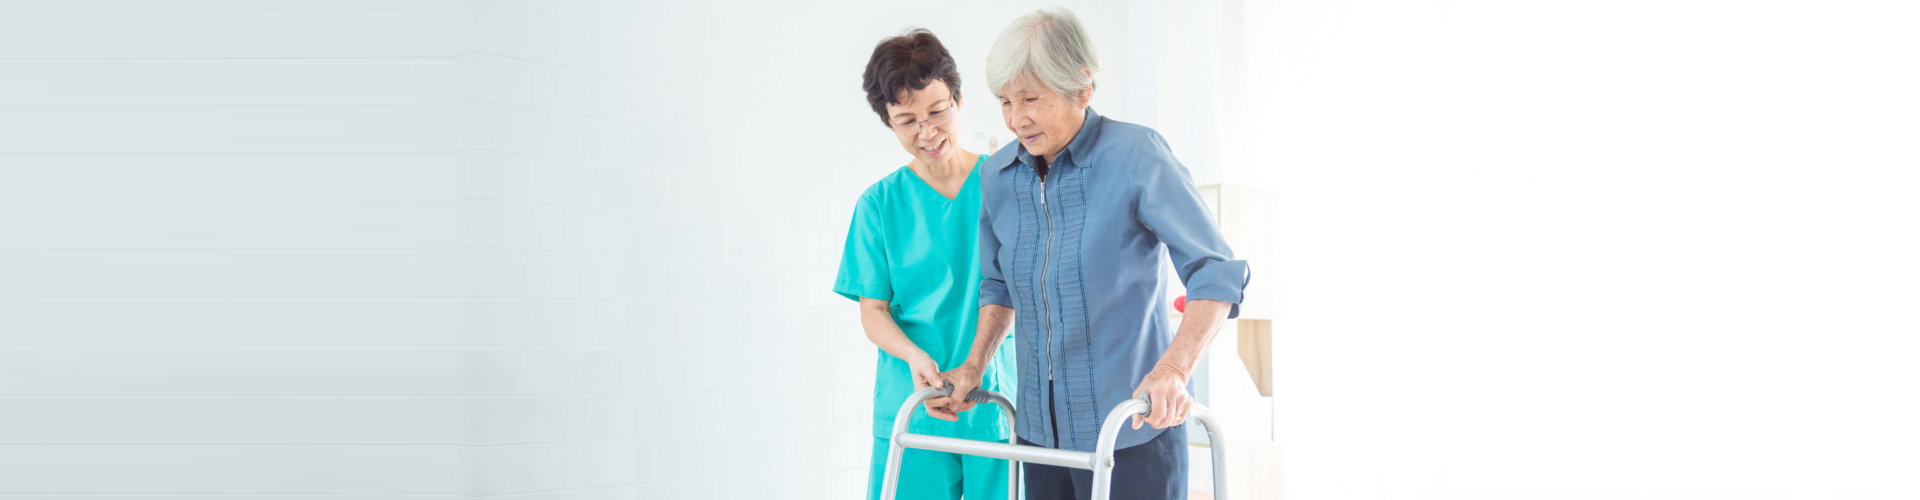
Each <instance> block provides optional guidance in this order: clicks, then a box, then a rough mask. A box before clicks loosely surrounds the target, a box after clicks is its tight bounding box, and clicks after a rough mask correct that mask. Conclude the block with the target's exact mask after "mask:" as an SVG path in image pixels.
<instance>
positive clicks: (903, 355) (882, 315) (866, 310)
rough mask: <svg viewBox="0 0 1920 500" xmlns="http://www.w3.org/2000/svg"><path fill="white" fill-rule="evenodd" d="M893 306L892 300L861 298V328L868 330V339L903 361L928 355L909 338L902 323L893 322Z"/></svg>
mask: <svg viewBox="0 0 1920 500" xmlns="http://www.w3.org/2000/svg"><path fill="white" fill-rule="evenodd" d="M892 306H893V303H892V302H888V301H884V300H880V299H871V298H866V297H861V298H860V329H862V330H866V332H867V340H871V341H873V345H877V346H880V350H882V351H886V352H887V354H892V355H893V357H896V358H900V360H902V361H913V360H916V359H919V358H924V357H927V352H926V351H922V350H920V346H917V345H914V344H913V340H912V339H909V338H907V332H903V331H900V324H899V323H894V322H893V307H892Z"/></svg>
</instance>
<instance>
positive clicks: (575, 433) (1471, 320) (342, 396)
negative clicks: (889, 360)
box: [0, 0, 1920, 500]
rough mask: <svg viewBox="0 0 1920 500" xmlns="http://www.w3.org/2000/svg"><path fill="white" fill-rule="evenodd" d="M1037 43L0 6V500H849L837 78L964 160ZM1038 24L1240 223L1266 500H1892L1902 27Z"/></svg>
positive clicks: (520, 14) (1909, 366) (850, 347)
mask: <svg viewBox="0 0 1920 500" xmlns="http://www.w3.org/2000/svg"><path fill="white" fill-rule="evenodd" d="M1039 5H1041V4H1032V3H1025V2H970V3H967V4H965V5H952V4H936V3H930V2H920V1H895V2H837V3H796V2H755V3H744V4H742V3H725V4H715V3H705V2H671V3H669V2H651V1H647V2H633V1H618V0H600V1H592V0H567V1H559V0H554V1H537V0H517V1H515V0H490V1H478V2H465V1H456V0H394V1H381V2H371V1H349V2H339V1H331V2H321V1H311V0H271V1H246V2H241V1H231V0H228V1H223V0H193V1H190V0H180V1H170V2H136V1H127V0H121V1H116V0H73V1H59V2H54V1H40V0H0V498H8V499H12V498H21V499H25V498H34V499H39V498H55V499H88V500H95V499H102V500H104V499H109V498H111V499H132V498H153V499H161V498H164V499H170V500H171V499H186V498H195V499H198V498H221V499H240V498H247V499H253V498H276V499H286V498H299V499H303V500H321V499H326V500H345V499H356V500H367V499H382V500H389V499H393V500H397V499H428V498H433V499H442V498H445V499H451V498H472V497H484V498H540V499H601V498H663V499H666V498H671V499H681V498H692V499H699V498H726V499H734V498H739V499H748V498H836V499H839V498H858V497H860V496H861V495H863V494H864V492H865V483H866V478H865V473H866V466H867V464H866V460H867V453H868V449H867V447H868V446H869V445H870V443H871V441H870V438H869V436H870V434H869V432H868V425H870V421H869V420H868V416H869V415H870V414H871V413H870V409H871V403H870V401H869V398H870V387H871V379H872V363H873V356H874V353H873V349H872V347H871V346H870V345H868V344H867V342H866V341H865V339H864V338H863V337H862V336H861V335H860V334H859V332H858V326H857V321H856V319H855V316H854V311H853V307H852V304H851V303H850V302H847V301H845V300H844V299H841V298H838V297H837V296H834V295H832V294H831V293H830V292H829V291H828V288H829V286H830V282H831V280H832V277H833V272H834V266H835V265H836V263H837V259H838V253H839V249H840V244H841V238H842V237H843V235H844V231H845V227H846V223H847V218H848V215H849V213H850V207H851V206H852V200H853V197H854V196H855V195H856V194H858V193H859V192H860V191H861V190H862V189H864V188H865V186H866V185H867V184H869V183H871V182H872V181H873V180H874V179H877V178H879V176H881V175H883V174H885V173H886V172H889V171H891V170H892V169H893V168H896V167H897V166H898V165H899V164H901V163H902V162H904V160H905V158H904V155H903V154H902V152H901V151H899V149H898V145H897V144H896V143H895V142H894V141H893V139H892V137H891V134H890V133H889V132H888V131H886V130H885V129H883V128H881V127H880V126H879V124H878V123H877V122H876V121H875V117H874V115H873V114H872V113H871V112H870V111H869V110H868V109H867V107H866V105H865V103H864V101H863V99H862V94H861V93H860V91H859V87H858V81H859V72H860V70H861V68H862V66H863V65H864V63H865V58H866V56H867V54H868V52H869V51H870V49H871V47H872V44H873V43H874V42H876V41H878V40H879V39H880V38H882V37H885V36H887V35H891V34H895V33H898V32H899V31H900V30H902V29H904V28H907V27H912V26H924V27H928V28H931V29H933V30H934V31H935V32H936V33H938V34H939V35H941V36H942V38H943V39H944V40H945V41H946V43H947V45H948V46H949V48H950V49H951V50H952V52H953V54H954V56H955V57H956V59H957V60H958V61H959V63H960V65H961V70H962V74H963V78H965V79H966V85H965V87H964V91H965V93H966V97H968V98H969V104H970V106H969V107H968V108H966V110H965V111H964V114H963V119H964V120H965V121H964V122H963V123H964V125H965V126H966V127H967V129H968V130H969V136H968V137H965V138H964V139H965V141H963V142H964V143H965V144H966V145H967V146H969V147H972V148H975V149H981V148H983V145H984V143H985V142H986V141H987V139H988V138H989V137H999V138H1001V139H1000V141H1001V142H1002V143H1004V141H1005V137H1006V136H1007V134H1006V133H1005V131H1004V129H1003V128H1001V127H1000V125H999V123H1000V122H999V117H998V114H997V113H996V108H995V106H994V105H993V103H992V99H991V97H990V93H989V91H988V89H986V88H984V87H985V85H984V83H983V81H982V80H983V78H982V77H980V76H978V75H979V74H980V73H981V71H980V68H981V66H982V65H983V61H982V58H983V57H984V53H985V52H986V49H987V47H988V46H989V45H990V44H991V41H992V39H993V37H994V36H995V35H997V34H998V32H999V30H1000V28H1001V27H1002V26H1004V25H1005V23H1006V22H1008V21H1010V20H1011V19H1012V18H1014V17H1015V16H1017V15H1018V14H1019V13H1021V12H1023V11H1025V10H1027V9H1030V8H1033V7H1036V6H1039ZM1066 6H1068V7H1070V8H1072V9H1074V10H1075V11H1076V12H1079V13H1080V15H1081V17H1082V18H1083V20H1084V21H1085V22H1086V23H1087V24H1088V25H1089V28H1090V29H1091V30H1092V32H1093V37H1094V41H1095V43H1096V44H1097V45H1098V46H1099V48H1100V50H1101V52H1102V55H1103V57H1104V58H1105V61H1106V68H1105V71H1103V73H1102V75H1101V80H1100V81H1101V90H1100V92H1099V93H1098V94H1096V97H1095V101H1094V105H1095V106H1096V107H1097V108H1098V109H1099V110H1100V111H1101V112H1102V113H1104V114H1107V115H1108V116H1110V117H1114V118H1117V119H1122V120H1127V121H1134V122H1138V123H1142V124H1146V125H1149V126H1152V127H1155V128H1157V129H1159V130H1160V131H1161V132H1163V133H1165V134H1166V135H1167V136H1168V137H1169V140H1170V142H1171V143H1172V145H1173V147H1174V150H1175V152H1176V154H1178V155H1180V156H1181V158H1182V159H1183V160H1184V161H1186V162H1187V163H1188V165H1189V166H1190V167H1191V168H1192V169H1193V171H1194V175H1195V180H1196V181H1198V182H1200V183H1203V184H1204V183H1213V182H1223V181H1224V182H1232V183H1239V184H1246V185H1251V186H1255V187H1260V188H1265V189H1268V190H1271V191H1273V192H1274V193H1275V194H1276V195H1277V196H1278V198H1279V202H1280V204H1281V206H1282V212H1281V214H1280V221H1281V223H1280V224H1279V225H1278V226H1276V227H1274V228H1273V231H1275V234H1276V236H1277V237H1278V238H1279V239H1280V242H1281V253H1282V255H1280V256H1279V258H1278V259H1277V260H1276V261H1274V262H1254V263H1253V268H1254V272H1255V276H1254V279H1256V280H1274V281H1277V282H1278V283H1279V287H1280V290H1281V292H1280V293H1281V294H1282V295H1283V297H1282V304H1283V311H1282V312H1281V314H1280V315H1279V317H1278V319H1277V320H1276V325H1275V332H1276V333H1275V343H1276V345H1277V349H1278V351H1279V352H1278V359H1277V362H1276V369H1277V370H1278V372H1279V385H1278V386H1277V388H1276V397H1277V400H1278V403H1277V404H1278V410H1279V413H1278V415H1279V418H1280V420H1281V422H1280V426H1279V431H1278V435H1279V438H1280V441H1281V447H1282V448H1281V449H1282V452H1283V458H1284V459H1285V460H1284V463H1283V465H1282V467H1281V469H1280V470H1279V471H1276V472H1275V473H1278V474H1282V475H1283V485H1284V486H1285V492H1284V493H1285V494H1284V496H1285V497H1286V498H1288V499H1290V500H1294V499H1298V500H1323V499H1324V500H1333V499H1469V498H1472V499H1522V498H1524V499H1581V500H1585V499H1598V498H1636V499H1639V498H1649V499H1656V498H1658V499H1664V498H1674V499H1682V498H1684V499H1703V498H1706V499H1712V498H1725V499H1736V498H1737V499H1796V500H1797V499H1809V500H1811V499H1879V498H1915V497H1920V483H1916V482H1914V480H1913V479H1912V478H1913V476H1914V471H1917V470H1920V451H1916V450H1920V430H1916V427H1915V426H1914V425H1912V422H1915V421H1920V407H1916V406H1917V405H1920V403H1917V402H1916V400H1917V399H1920V398H1916V396H1920V390H1917V389H1916V383H1917V382H1920V364H1916V363H1914V362H1913V360H1914V359H1915V358H1916V357H1917V356H1920V348H1917V347H1916V345H1915V342H1914V341H1913V340H1911V339H1912V338H1914V336H1915V335H1916V334H1920V307H1917V306H1920V285H1916V283H1920V264H1916V260H1915V259H1914V257H1913V256H1914V255H1920V197H1916V196H1915V192H1916V188H1920V174H1916V169H1920V147H1916V145H1920V140H1916V139H1917V138H1920V119H1917V118H1916V117H1920V93H1916V92H1914V91H1913V89H1915V88H1920V74H1917V73H1920V65H1916V64H1915V62H1916V61H1920V31H1917V30H1914V29H1913V28H1912V27H1913V26H1916V25H1920V18H1917V17H1916V15H1915V12H1914V9H1913V8H1912V7H1909V6H1906V5H1902V4H1901V3H1898V2H1712V1H1667V2H1606V3H1599V2H1583V3H1571V2H1493V1H1450V2H1440V1H1344V2H1334V1H1277V2H1199V3H1194V4H1187V3H1182V4H1179V5H1172V4H1161V3H1157V2H1146V1H1138V2H1101V3H1092V2H1071V3H1067V4H1066ZM976 134H977V135H976ZM1216 397H1218V396H1216Z"/></svg>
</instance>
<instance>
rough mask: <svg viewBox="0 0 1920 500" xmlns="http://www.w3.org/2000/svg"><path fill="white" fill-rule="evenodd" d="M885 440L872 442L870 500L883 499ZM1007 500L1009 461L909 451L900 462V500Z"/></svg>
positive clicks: (888, 443)
mask: <svg viewBox="0 0 1920 500" xmlns="http://www.w3.org/2000/svg"><path fill="white" fill-rule="evenodd" d="M888 441H889V440H888V439H886V438H873V471H872V472H871V473H869V474H868V475H867V500H878V499H879V498H880V482H881V481H883V480H884V479H885V474H886V473H887V446H888V445H891V444H892V443H890V442H888ZM962 494H964V495H966V499H967V500H1008V499H1007V461H1006V460H1001V459H997V458H987V457H976V456H972V455H955V454H952V453H944V452H938V451H928V450H917V449H913V448H908V449H907V450H906V455H905V456H902V457H901V458H900V489H899V490H897V491H895V493H894V495H893V497H894V498H896V499H898V500H928V499H937V500H958V499H959V498H960V497H961V495H962ZM1014 500H1018V499H1014Z"/></svg>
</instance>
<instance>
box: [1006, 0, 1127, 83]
mask: <svg viewBox="0 0 1920 500" xmlns="http://www.w3.org/2000/svg"><path fill="white" fill-rule="evenodd" d="M1082 66H1084V67H1086V69H1087V72H1086V73H1081V72H1080V68H1081V67H1082ZM1099 72H1100V55H1099V54H1096V53H1094V51H1093V39H1091V38H1088V37H1087V30H1086V29H1085V28H1082V27H1080V18H1078V17H1074V15H1073V12H1072V11H1069V10H1067V9H1064V8H1052V9H1040V10H1036V11H1033V12H1029V13H1027V15H1024V16H1020V18H1019V19H1015V20H1013V24H1009V25H1007V29H1006V31H1002V32H1000V38H999V39H997V40H994V41H993V50H989V51H987V87H988V88H989V90H992V91H993V94H994V95H996V96H997V95H1000V88H1001V87H1005V86H1006V85H1007V82H1011V81H1013V80H1014V79H1015V78H1019V77H1020V75H1022V74H1027V75H1033V77H1034V79H1036V80H1040V83H1042V84H1045V85H1046V86H1047V87H1049V88H1052V89H1053V92H1054V93H1056V94H1060V95H1062V96H1072V95H1075V94H1078V93H1080V91H1081V90H1085V89H1088V88H1091V87H1093V75H1094V74H1097V73H1099Z"/></svg>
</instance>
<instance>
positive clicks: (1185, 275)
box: [926, 10, 1249, 500]
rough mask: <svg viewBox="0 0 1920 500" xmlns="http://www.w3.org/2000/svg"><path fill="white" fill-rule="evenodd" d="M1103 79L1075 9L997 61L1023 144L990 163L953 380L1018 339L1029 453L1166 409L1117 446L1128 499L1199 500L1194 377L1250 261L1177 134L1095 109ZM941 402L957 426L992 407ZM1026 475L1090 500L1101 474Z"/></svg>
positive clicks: (1036, 489) (1234, 304) (1034, 483)
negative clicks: (1195, 492)
mask: <svg viewBox="0 0 1920 500" xmlns="http://www.w3.org/2000/svg"><path fill="white" fill-rule="evenodd" d="M1099 69H1100V62H1099V59H1098V57H1097V56H1096V55H1095V52H1094V49H1093V44H1092V42H1091V41H1090V40H1089V39H1088V37H1087V34H1086V31H1085V29H1083V28H1082V27H1081V25H1080V21H1079V20H1078V19H1076V18H1075V17H1074V15H1073V13H1071V12H1068V11H1066V10H1041V11H1035V12H1033V13H1030V14H1028V15H1026V16H1023V17H1021V18H1019V19H1017V20H1015V21H1014V22H1013V24H1012V25H1010V26H1008V27H1007V29H1006V31H1005V32H1003V33H1001V35H1000V38H999V39H998V40H997V41H995V42H994V44H993V49H992V50H991V51H989V52H988V54H987V75H986V76H987V86H988V88H991V89H994V93H995V95H996V96H997V97H998V98H999V101H1000V113H1001V116H1002V117H1003V118H1004V119H1005V120H1006V126H1007V129H1008V130H1010V131H1012V132H1013V133H1014V135H1015V136H1016V137H1017V139H1018V140H1017V141H1015V142H1014V143H1012V144H1008V145H1007V146H1006V147H1005V148H1002V149H1001V150H1000V151H999V152H997V153H994V155H993V156H992V157H991V158H988V159H987V161H986V163H985V164H983V165H981V168H982V169H983V170H985V172H984V173H982V175H981V177H980V179H981V193H982V194H981V195H982V197H983V199H982V208H981V214H980V270H981V272H982V275H983V276H984V279H982V280H981V281H980V287H979V292H980V313H979V316H980V318H979V332H978V333H977V334H976V335H975V337H974V339H975V341H974V345H973V349H972V351H971V353H970V354H969V356H968V358H967V361H966V362H965V363H964V364H962V365H961V366H960V367H958V368H955V369H952V370H949V371H948V372H946V373H943V374H942V375H943V376H944V377H946V379H947V380H950V381H951V382H952V383H953V386H954V391H955V393H956V394H959V395H964V394H966V392H967V391H970V390H972V389H974V388H975V387H976V386H977V385H978V384H980V383H982V382H983V381H984V377H983V374H985V373H987V372H988V371H989V370H990V368H988V367H990V366H992V363H993V362H994V361H997V359H996V356H995V354H996V353H998V352H999V351H1000V346H999V342H1000V340H1001V339H1002V338H1004V333H1005V332H1006V331H1007V329H1008V328H1009V327H1013V328H1014V331H1015V334H1014V339H1015V342H1014V343H1015V344H1016V348H1015V352H1017V353H1018V355H1017V357H1018V360H1019V365H1018V372H1019V395H1018V398H1017V399H1016V401H1017V403H1016V404H1015V406H1017V407H1019V408H1020V409H1021V411H1020V412H1018V418H1019V421H1018V422H1017V423H1016V425H1015V428H1016V431H1017V433H1018V434H1019V436H1020V441H1021V442H1022V443H1025V444H1030V445H1038V446H1045V447H1050V448H1058V449H1069V450H1075V451H1092V450H1093V447H1094V441H1095V438H1096V437H1097V436H1098V434H1099V431H1100V422H1101V419H1103V418H1104V417H1105V416H1106V414H1107V412H1108V411H1111V410H1112V409H1113V408H1114V406H1116V405H1118V404H1120V402H1122V401H1125V400H1127V399H1129V398H1133V397H1137V396H1139V395H1141V394H1148V395H1150V396H1151V399H1152V401H1153V405H1152V406H1153V407H1152V409H1151V413H1150V416H1149V417H1148V418H1146V419H1145V420H1144V423H1146V424H1149V426H1148V427H1146V428H1141V426H1140V425H1141V423H1143V421H1142V419H1140V418H1139V417H1135V418H1134V420H1133V422H1132V425H1131V426H1130V427H1123V429H1122V431H1121V433H1120V436H1119V438H1118V442H1117V443H1116V444H1115V447H1116V448H1117V449H1118V451H1116V452H1115V454H1114V462H1115V468H1114V473H1113V476H1112V477H1113V481H1114V484H1113V489H1112V492H1113V498H1116V499H1120V498H1127V499H1172V498H1186V494H1187V488H1186V484H1187V440H1186V431H1185V428H1184V427H1182V426H1180V424H1182V423H1184V422H1185V421H1186V417H1187V412H1188V411H1189V410H1190V409H1192V407H1193V398H1192V397H1190V396H1189V388H1188V385H1189V383H1188V379H1187V375H1188V374H1189V373H1191V372H1192V370H1193V367H1194V365H1195V364H1196V363H1198V362H1199V361H1200V356H1201V355H1202V354H1204V353H1205V352H1206V349H1207V344H1208V343H1210V342H1212V339H1213V336H1214V334H1215V333H1216V332H1218V331H1219V328H1220V325H1221V323H1223V322H1224V321H1225V320H1227V319H1229V318H1232V317H1234V316H1237V315H1238V314H1239V305H1238V304H1239V303H1240V302H1241V300H1242V294H1243V292H1244V290H1245V288H1246V283H1247V280H1248V277H1249V274H1248V269H1247V263H1246V261H1241V260H1234V259H1233V251H1232V250H1231V249H1229V248H1228V247H1227V243H1226V240H1225V239H1224V238H1222V237H1221V235H1220V231H1219V230H1218V229H1217V228H1215V227H1214V225H1213V223H1212V217H1211V216H1210V215H1209V214H1208V212H1207V209H1206V207H1205V205H1204V204H1203V203H1202V201H1201V198H1200V193H1199V191H1198V190H1196V189H1195V188H1194V186H1193V181H1192V179H1191V178H1190V176H1189V175H1188V173H1187V169H1186V167H1185V166H1182V165H1181V164H1180V162H1179V160H1176V159H1175V158H1174V156H1173V152H1172V151H1171V150H1170V149H1168V147H1167V143H1166V141H1165V140H1164V139H1162V138H1161V137H1160V134H1159V133H1156V132H1154V131H1153V130H1151V129H1148V128H1146V127H1142V126H1139V125H1134V124H1131V123H1125V122H1121V121H1118V120H1113V119H1110V118H1106V117H1103V116H1101V115H1100V114H1099V113H1095V112H1094V111H1093V108H1092V107H1090V106H1089V103H1090V102H1091V101H1092V99H1093V91H1094V80H1093V77H1094V74H1095V73H1097V72H1098V71H1099ZM1169 257H1171V264H1172V266H1173V269H1174V271H1176V273H1177V274H1178V275H1179V278H1180V280H1181V281H1183V282H1185V283H1186V286H1187V297H1188V300H1187V306H1186V314H1185V315H1183V317H1182V318H1181V322H1180V325H1179V326H1178V329H1177V331H1176V330H1175V328H1174V327H1173V326H1172V325H1171V324H1170V318H1169V317H1168V313H1167V307H1166V304H1165V302H1164V301H1165V297H1166V295H1167V288H1168V284H1167V282H1166V279H1165V276H1166V273H1165V267H1164V266H1166V265H1167V263H1168V262H1169ZM1016 322H1017V325H1016ZM926 406H927V412H928V413H929V414H932V415H934V416H936V417H938V418H942V419H955V418H968V417H970V416H969V415H967V413H969V410H970V409H972V408H973V407H974V406H975V405H974V404H972V403H968V402H966V401H964V400H962V399H959V398H957V397H956V398H935V399H933V400H929V401H928V402H927V405H926ZM989 406H991V405H989ZM973 411H978V410H973ZM1025 476H1026V483H1027V489H1026V494H1027V498H1028V499H1030V500H1040V499H1054V498H1087V497H1088V496H1089V495H1090V489H1091V486H1092V485H1091V484H1090V482H1091V479H1092V477H1091V476H1092V472H1091V471H1085V470H1072V469H1066V468H1062V467H1055V466H1050V465H1036V464H1026V469H1025Z"/></svg>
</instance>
